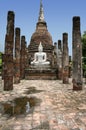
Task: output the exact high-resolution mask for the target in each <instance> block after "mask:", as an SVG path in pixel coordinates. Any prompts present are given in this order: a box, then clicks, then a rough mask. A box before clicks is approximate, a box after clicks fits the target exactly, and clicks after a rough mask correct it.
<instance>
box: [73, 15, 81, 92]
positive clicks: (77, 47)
mask: <svg viewBox="0 0 86 130" xmlns="http://www.w3.org/2000/svg"><path fill="white" fill-rule="evenodd" d="M72 35H73V41H72V50H73V90H76V91H77V90H82V44H81V31H80V17H73V34H72Z"/></svg>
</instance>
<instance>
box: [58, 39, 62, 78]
mask: <svg viewBox="0 0 86 130" xmlns="http://www.w3.org/2000/svg"><path fill="white" fill-rule="evenodd" d="M58 79H59V80H61V79H62V45H61V40H58Z"/></svg>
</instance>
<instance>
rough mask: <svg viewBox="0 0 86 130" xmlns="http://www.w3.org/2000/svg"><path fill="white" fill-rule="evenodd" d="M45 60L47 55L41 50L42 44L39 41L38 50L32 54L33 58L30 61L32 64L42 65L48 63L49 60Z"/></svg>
mask: <svg viewBox="0 0 86 130" xmlns="http://www.w3.org/2000/svg"><path fill="white" fill-rule="evenodd" d="M46 60H47V55H46V53H45V52H43V46H42V44H41V42H40V44H39V47H38V52H36V53H35V54H34V60H33V61H32V62H31V64H33V65H42V64H46V65H49V64H50V62H49V61H46Z"/></svg>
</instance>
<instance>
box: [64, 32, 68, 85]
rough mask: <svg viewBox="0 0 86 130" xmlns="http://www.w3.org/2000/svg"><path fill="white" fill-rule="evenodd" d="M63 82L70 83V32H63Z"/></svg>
mask: <svg viewBox="0 0 86 130" xmlns="http://www.w3.org/2000/svg"><path fill="white" fill-rule="evenodd" d="M62 69H63V76H62V77H63V83H64V84H67V83H69V78H68V74H69V56H68V34H67V33H63V55H62Z"/></svg>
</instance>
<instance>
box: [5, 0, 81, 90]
mask: <svg viewBox="0 0 86 130" xmlns="http://www.w3.org/2000/svg"><path fill="white" fill-rule="evenodd" d="M14 25H15V15H14V12H13V11H8V16H7V28H6V36H5V51H4V55H3V79H4V90H7V91H9V90H12V89H13V83H15V84H17V83H19V82H20V80H22V79H26V80H38V79H41V80H57V79H58V80H62V82H63V83H64V84H68V83H69V51H68V50H69V49H68V33H67V32H65V33H63V34H62V36H63V39H62V40H58V42H55V43H54V44H53V40H52V36H51V34H50V33H49V31H48V28H47V23H46V21H45V18H44V10H43V4H42V0H41V1H40V10H39V17H38V22H37V23H36V30H35V32H34V33H33V34H32V36H31V39H30V43H29V44H28V47H27V44H26V43H27V42H26V39H25V36H24V35H23V36H21V29H20V28H19V27H15V26H14ZM14 39H15V40H14ZM72 50H73V59H72V61H73V67H72V70H73V90H81V89H82V61H81V58H82V47H81V33H80V17H74V18H73V49H72Z"/></svg>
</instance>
